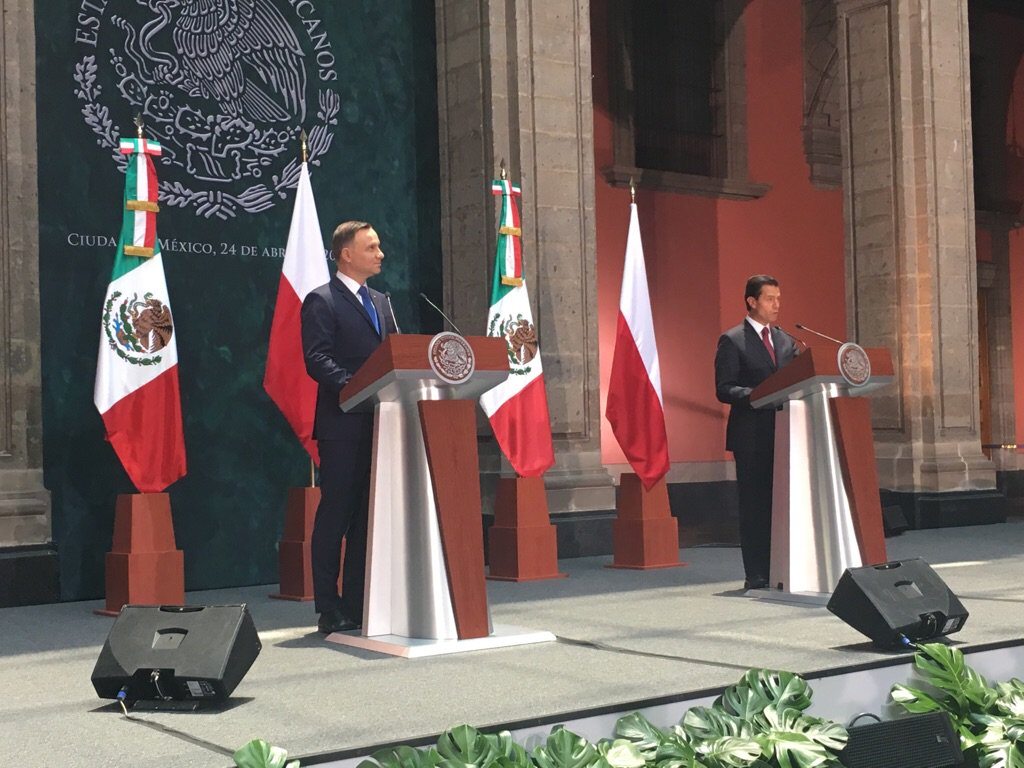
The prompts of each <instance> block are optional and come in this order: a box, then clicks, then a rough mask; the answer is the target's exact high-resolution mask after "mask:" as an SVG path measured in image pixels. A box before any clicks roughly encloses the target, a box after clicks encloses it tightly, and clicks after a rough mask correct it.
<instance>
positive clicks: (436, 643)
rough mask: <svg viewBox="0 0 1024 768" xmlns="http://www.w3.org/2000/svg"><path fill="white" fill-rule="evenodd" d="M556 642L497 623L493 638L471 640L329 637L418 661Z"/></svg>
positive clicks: (540, 633)
mask: <svg viewBox="0 0 1024 768" xmlns="http://www.w3.org/2000/svg"><path fill="white" fill-rule="evenodd" d="M554 639H555V636H554V635H553V634H552V633H551V632H546V631H543V630H534V629H525V628H523V627H514V626H511V625H508V624H495V625H494V629H493V631H492V632H491V634H490V635H488V636H487V637H474V638H472V639H471V640H424V639H420V638H415V637H402V636H401V635H375V636H374V637H366V636H365V635H360V634H351V633H348V632H335V633H334V634H332V635H328V636H327V641H328V642H331V643H338V644H339V645H350V646H352V647H353V648H364V649H366V650H368V651H376V652H377V653H386V654H389V655H391V656H404V657H405V658H407V659H416V658H420V657H421V656H444V655H446V654H449V653H465V652H466V651H483V650H487V649H489V648H507V647H510V646H513V645H529V644H531V643H550V642H552V641H554Z"/></svg>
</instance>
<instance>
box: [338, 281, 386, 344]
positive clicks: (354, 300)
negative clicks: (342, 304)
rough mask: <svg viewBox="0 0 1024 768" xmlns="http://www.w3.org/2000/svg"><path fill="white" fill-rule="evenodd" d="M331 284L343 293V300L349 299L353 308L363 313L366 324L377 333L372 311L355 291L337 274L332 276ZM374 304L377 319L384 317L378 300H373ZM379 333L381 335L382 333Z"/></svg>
mask: <svg viewBox="0 0 1024 768" xmlns="http://www.w3.org/2000/svg"><path fill="white" fill-rule="evenodd" d="M331 286H332V287H333V288H334V291H335V293H338V294H340V295H341V298H342V300H343V301H347V302H348V303H349V304H350V305H352V308H353V309H355V311H356V312H358V313H359V314H360V315H362V318H363V320H365V321H366V324H367V325H369V326H370V330H371V331H373V332H374V333H377V329H376V328H374V326H373V320H372V319H371V318H370V313H369V312H367V311H366V307H364V306H363V302H362V301H361V300H360V298H359V297H358V296H356V295H355V294H354V293H352V291H350V290H349V289H348V286H347V285H345V284H344V283H343V282H341V280H340V278H338V276H337V275H335V276H334V277H332V278H331ZM370 301H371V302H373V294H372V293H371V294H370ZM373 306H374V308H375V309H377V319H378V320H380V319H381V317H382V315H381V314H380V308H379V307H377V303H376V302H373ZM377 335H378V336H379V335H380V334H377Z"/></svg>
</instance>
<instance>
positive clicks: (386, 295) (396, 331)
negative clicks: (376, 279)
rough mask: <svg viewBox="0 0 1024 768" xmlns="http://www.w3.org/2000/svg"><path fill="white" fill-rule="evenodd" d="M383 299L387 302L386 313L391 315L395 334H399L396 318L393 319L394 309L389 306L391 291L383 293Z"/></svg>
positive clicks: (400, 330)
mask: <svg viewBox="0 0 1024 768" xmlns="http://www.w3.org/2000/svg"><path fill="white" fill-rule="evenodd" d="M384 298H385V299H387V300H388V312H390V313H391V322H392V323H394V324H395V333H401V332H402V329H401V328H399V327H398V318H397V317H395V308H394V307H393V306H391V291H384Z"/></svg>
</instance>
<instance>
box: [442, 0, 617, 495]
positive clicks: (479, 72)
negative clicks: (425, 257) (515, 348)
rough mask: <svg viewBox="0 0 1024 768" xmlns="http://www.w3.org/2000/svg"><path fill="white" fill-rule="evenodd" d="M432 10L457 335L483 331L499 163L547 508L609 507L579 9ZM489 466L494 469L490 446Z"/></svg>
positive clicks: (517, 4)
mask: <svg viewBox="0 0 1024 768" xmlns="http://www.w3.org/2000/svg"><path fill="white" fill-rule="evenodd" d="M436 10H437V51H438V56H437V59H438V62H437V66H438V113H439V114H438V118H439V130H440V147H441V186H442V189H441V201H442V202H441V206H442V210H441V217H442V243H443V247H444V277H445V304H446V308H447V310H448V311H450V312H451V314H452V316H453V319H454V320H455V322H456V323H458V324H459V326H460V327H461V328H462V329H463V331H464V332H466V333H482V332H484V331H485V320H486V316H487V307H488V303H489V294H490V276H491V274H492V270H493V261H494V248H495V236H496V232H495V229H496V222H497V208H496V203H495V198H494V197H493V196H492V195H491V193H490V189H489V185H490V180H491V179H493V178H497V174H498V166H499V163H500V162H501V160H502V159H504V160H505V162H506V166H507V167H508V169H509V176H510V178H511V179H512V180H513V181H514V182H517V183H520V184H521V185H522V188H523V197H522V200H521V206H522V218H523V250H524V260H525V262H526V279H527V284H528V286H529V289H530V301H531V303H532V305H533V312H534V319H535V322H536V325H537V331H538V336H539V339H540V348H541V354H542V356H543V358H542V359H543V361H544V378H545V381H546V383H547V390H548V400H549V405H550V409H551V428H552V432H553V434H554V438H555V451H556V459H557V463H556V465H555V467H554V468H553V469H551V470H549V471H548V473H547V475H546V477H545V480H546V485H547V488H548V501H549V504H550V507H551V511H552V513H558V512H567V511H587V510H598V509H601V510H605V509H612V508H614V506H615V500H614V492H613V486H612V481H611V478H610V476H609V475H608V473H607V471H606V470H605V469H604V467H603V466H602V464H601V451H600V414H599V401H600V398H599V385H598V366H597V349H598V342H597V284H596V275H595V264H596V258H595V254H596V244H595V239H596V234H595V223H594V147H593V112H592V104H591V83H590V20H589V4H588V3H587V1H586V0H545V1H544V2H535V1H534V0H481V1H480V2H474V3H469V2H465V0H436ZM485 458H486V457H485ZM506 469H507V468H506ZM486 471H489V472H490V473H491V474H492V475H493V473H495V472H497V471H499V462H498V459H497V456H496V455H495V454H491V461H489V462H487V461H485V472H486Z"/></svg>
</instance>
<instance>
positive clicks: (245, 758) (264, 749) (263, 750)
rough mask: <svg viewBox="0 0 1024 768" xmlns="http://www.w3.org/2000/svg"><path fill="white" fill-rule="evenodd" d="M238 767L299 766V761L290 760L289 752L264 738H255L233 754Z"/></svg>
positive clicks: (293, 767) (282, 767)
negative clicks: (274, 745)
mask: <svg viewBox="0 0 1024 768" xmlns="http://www.w3.org/2000/svg"><path fill="white" fill-rule="evenodd" d="M233 759H234V761H235V765H236V766H238V768H299V761H298V760H292V761H291V762H290V763H288V762H286V761H287V760H288V753H287V752H286V751H285V750H283V749H281V748H280V747H272V746H271V745H270V744H268V743H267V742H265V741H264V740H263V739H253V740H252V741H250V742H249V743H248V744H246V745H245V746H244V747H242V748H241V749H239V750H238V751H237V752H235V754H234V755H233Z"/></svg>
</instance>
